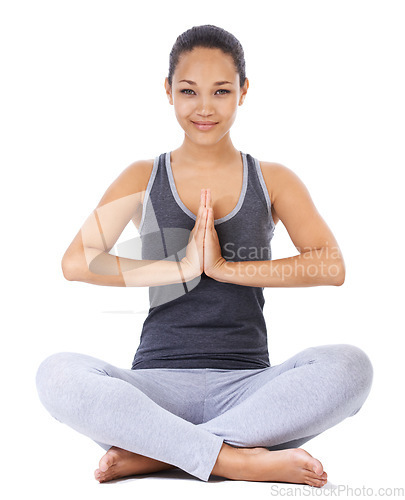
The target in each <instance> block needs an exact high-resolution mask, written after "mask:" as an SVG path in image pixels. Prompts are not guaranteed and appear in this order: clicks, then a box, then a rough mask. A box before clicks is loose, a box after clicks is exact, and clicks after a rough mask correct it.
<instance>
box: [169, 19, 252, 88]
mask: <svg viewBox="0 0 405 500" xmlns="http://www.w3.org/2000/svg"><path fill="white" fill-rule="evenodd" d="M195 47H207V48H210V49H221V50H222V51H223V52H224V53H225V54H230V55H231V56H232V59H233V61H234V64H235V67H236V70H237V72H238V73H239V80H240V87H243V85H244V84H245V80H246V73H245V71H246V70H245V55H244V52H243V47H242V45H241V43H240V42H239V40H238V39H237V38H236V37H235V36H234V35H232V33H229V32H228V31H226V30H224V29H223V28H219V27H218V26H213V25H212V24H204V25H201V26H193V27H192V28H190V29H189V30H187V31H185V32H184V33H182V34H181V35H179V36H178V37H177V39H176V41H175V43H174V45H173V47H172V50H171V51H170V61H169V75H168V81H169V85H170V86H172V81H173V74H174V71H175V69H176V66H177V64H178V62H179V58H180V56H181V54H183V53H184V52H190V51H192V50H193V49H194V48H195Z"/></svg>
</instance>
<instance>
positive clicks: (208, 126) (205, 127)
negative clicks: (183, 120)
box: [192, 122, 218, 130]
mask: <svg viewBox="0 0 405 500" xmlns="http://www.w3.org/2000/svg"><path fill="white" fill-rule="evenodd" d="M192 123H193V124H194V125H195V126H196V127H197V128H198V129H199V130H210V129H211V128H213V127H214V126H215V125H217V123H218V122H192Z"/></svg>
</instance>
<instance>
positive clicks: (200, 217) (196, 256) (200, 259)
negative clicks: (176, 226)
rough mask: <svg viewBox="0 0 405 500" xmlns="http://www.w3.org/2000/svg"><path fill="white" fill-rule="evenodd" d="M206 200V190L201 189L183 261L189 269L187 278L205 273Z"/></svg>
mask: <svg viewBox="0 0 405 500" xmlns="http://www.w3.org/2000/svg"><path fill="white" fill-rule="evenodd" d="M205 198H206V196H205V190H204V189H201V196H200V206H199V208H198V212H197V218H196V221H195V224H194V227H193V229H192V231H191V233H190V237H189V239H188V244H187V248H186V256H185V257H184V258H183V259H182V260H181V263H182V265H183V266H185V267H186V269H187V276H191V277H192V278H194V277H197V276H200V275H201V274H202V272H203V271H204V233H205V226H206V221H207V208H206V206H205V203H206V202H205Z"/></svg>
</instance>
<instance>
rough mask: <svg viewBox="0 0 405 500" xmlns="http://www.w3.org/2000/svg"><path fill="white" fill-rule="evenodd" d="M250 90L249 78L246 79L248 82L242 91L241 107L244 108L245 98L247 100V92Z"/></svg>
mask: <svg viewBox="0 0 405 500" xmlns="http://www.w3.org/2000/svg"><path fill="white" fill-rule="evenodd" d="M248 88H249V79H248V78H246V80H245V84H244V85H243V87H242V88H241V89H240V99H239V106H242V104H243V103H244V101H245V98H246V94H247V91H248Z"/></svg>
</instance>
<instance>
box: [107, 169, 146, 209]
mask: <svg viewBox="0 0 405 500" xmlns="http://www.w3.org/2000/svg"><path fill="white" fill-rule="evenodd" d="M153 162H154V159H149V160H136V161H134V162H132V163H131V164H130V165H128V166H127V167H126V168H125V169H124V170H123V171H122V172H121V173H120V174H119V175H118V176H117V177H116V178H115V180H114V181H113V182H112V183H111V185H110V186H109V187H108V189H107V190H106V192H105V193H104V196H103V197H102V198H101V200H100V202H99V205H98V206H101V205H104V204H106V203H109V202H111V201H112V200H116V199H119V198H123V197H124V196H130V195H136V198H139V200H138V201H139V202H141V203H143V196H144V194H145V191H146V188H147V185H148V181H149V178H150V175H151V173H152V169H153Z"/></svg>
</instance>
